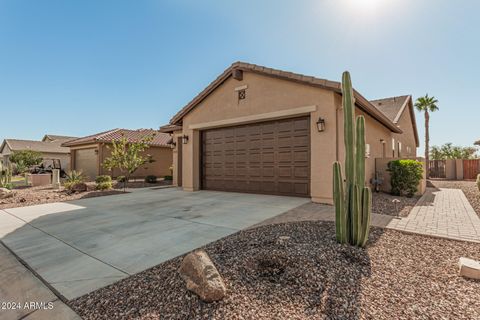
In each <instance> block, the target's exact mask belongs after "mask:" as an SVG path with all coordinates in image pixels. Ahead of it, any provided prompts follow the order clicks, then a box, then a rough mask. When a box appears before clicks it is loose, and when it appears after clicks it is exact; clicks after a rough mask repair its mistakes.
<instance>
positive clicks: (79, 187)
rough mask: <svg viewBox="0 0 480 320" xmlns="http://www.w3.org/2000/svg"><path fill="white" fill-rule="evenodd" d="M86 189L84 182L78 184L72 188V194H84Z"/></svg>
mask: <svg viewBox="0 0 480 320" xmlns="http://www.w3.org/2000/svg"><path fill="white" fill-rule="evenodd" d="M87 189H88V187H87V184H86V183H84V182H80V183H77V184H74V185H73V186H72V192H85V191H87Z"/></svg>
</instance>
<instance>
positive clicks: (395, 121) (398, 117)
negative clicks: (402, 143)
mask: <svg viewBox="0 0 480 320" xmlns="http://www.w3.org/2000/svg"><path fill="white" fill-rule="evenodd" d="M411 98H412V96H408V98H407V100H405V102H404V103H403V105H402V107H401V108H400V111H398V113H397V115H396V116H395V119H393V123H395V124H397V123H398V120H400V117H401V116H402V114H403V111H404V110H405V108H406V107H407V105H408V102H409V101H410V99H411Z"/></svg>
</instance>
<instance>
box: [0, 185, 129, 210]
mask: <svg viewBox="0 0 480 320" xmlns="http://www.w3.org/2000/svg"><path fill="white" fill-rule="evenodd" d="M13 191H14V192H15V195H14V196H13V197H11V198H6V199H0V209H7V208H16V207H26V206H32V205H36V204H42V203H50V202H59V201H69V200H77V199H83V198H91V197H100V196H108V195H112V194H120V193H123V191H120V190H105V191H98V190H95V187H94V185H89V190H88V191H86V192H81V193H72V194H68V193H67V192H66V191H65V190H64V189H63V188H62V189H60V190H55V189H53V188H52V187H51V186H40V187H24V188H16V189H13Z"/></svg>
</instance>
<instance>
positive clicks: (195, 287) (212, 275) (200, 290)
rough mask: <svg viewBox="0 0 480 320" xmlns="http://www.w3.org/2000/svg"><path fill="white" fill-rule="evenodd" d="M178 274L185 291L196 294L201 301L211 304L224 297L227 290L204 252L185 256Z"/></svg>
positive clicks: (198, 251)
mask: <svg viewBox="0 0 480 320" xmlns="http://www.w3.org/2000/svg"><path fill="white" fill-rule="evenodd" d="M179 272H180V275H181V277H182V278H183V280H185V282H186V285H187V289H188V290H190V291H192V292H194V293H196V294H197V295H198V296H199V297H200V299H202V300H203V301H205V302H213V301H218V300H222V299H223V298H224V297H225V294H226V291H227V290H226V288H225V283H224V282H223V279H222V276H221V275H220V273H218V270H217V268H216V267H215V265H214V264H213V262H212V260H210V257H209V256H208V254H207V253H206V252H205V251H204V250H197V251H194V252H191V253H189V254H188V255H186V256H185V258H184V259H183V261H182V264H181V266H180V270H179Z"/></svg>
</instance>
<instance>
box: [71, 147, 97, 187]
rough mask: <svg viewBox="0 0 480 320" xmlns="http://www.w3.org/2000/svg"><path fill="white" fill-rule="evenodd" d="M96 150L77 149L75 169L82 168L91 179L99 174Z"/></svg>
mask: <svg viewBox="0 0 480 320" xmlns="http://www.w3.org/2000/svg"><path fill="white" fill-rule="evenodd" d="M96 150H97V149H95V148H89V149H78V150H75V170H81V171H82V173H83V174H84V175H85V176H86V177H87V178H88V179H89V180H93V179H95V177H96V176H97V161H98V159H97V157H98V155H97V152H96Z"/></svg>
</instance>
